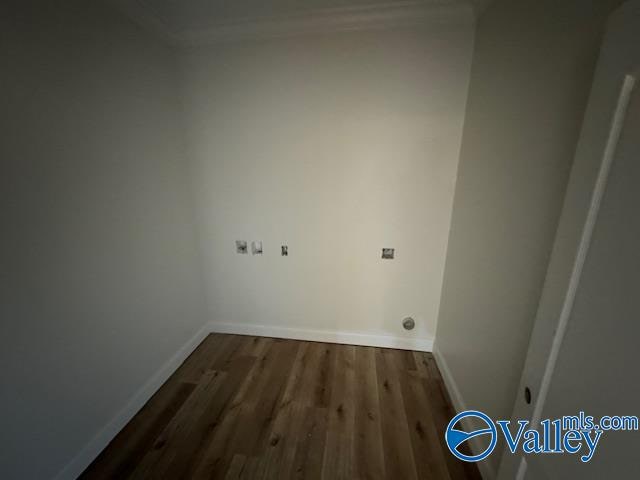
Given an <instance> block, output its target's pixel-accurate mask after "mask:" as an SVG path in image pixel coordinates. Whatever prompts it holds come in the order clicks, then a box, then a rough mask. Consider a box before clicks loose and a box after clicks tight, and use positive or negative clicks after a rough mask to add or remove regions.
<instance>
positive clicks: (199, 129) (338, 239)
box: [182, 16, 473, 345]
mask: <svg viewBox="0 0 640 480" xmlns="http://www.w3.org/2000/svg"><path fill="white" fill-rule="evenodd" d="M472 38H473V20H472V18H471V16H469V18H467V19H466V20H464V21H461V22H460V23H459V24H447V25H437V26H431V27H430V28H429V29H428V30H425V31H416V30H381V31H373V32H356V33H341V34H332V35H327V36H317V35H316V36H314V35H306V36H299V37H295V38H284V39H272V40H268V41H263V42H246V43H233V44H224V45H218V46H215V47H203V48H197V49H193V50H190V51H189V52H188V53H187V54H186V55H185V56H184V58H183V68H182V71H183V76H184V83H183V92H184V95H185V111H186V112H187V118H188V121H187V131H188V132H189V141H188V144H189V148H190V159H191V160H192V162H193V175H194V179H195V189H196V200H197V201H196V204H197V212H198V224H199V227H200V231H201V250H202V251H203V256H204V267H205V278H206V280H207V286H206V288H207V294H208V298H209V317H210V318H211V320H212V321H214V322H222V323H225V324H231V325H235V326H237V327H238V328H237V329H236V331H245V332H246V331H253V332H254V333H257V332H268V331H277V332H282V331H287V332H289V334H290V336H295V335H299V336H300V337H301V338H307V337H308V335H307V334H308V333H309V332H315V333H314V334H318V332H319V333H323V332H332V333H331V335H330V336H331V338H334V337H335V338H338V337H340V336H341V335H339V334H342V333H345V332H355V333H359V334H364V335H373V336H380V337H385V338H387V337H392V338H396V339H398V338H400V339H406V338H408V339H417V340H420V341H421V342H422V344H423V345H424V344H425V342H424V340H425V339H427V340H428V339H431V338H432V337H433V334H434V333H435V328H436V319H437V315H438V304H439V299H440V289H441V284H442V274H443V268H444V259H445V250H446V245H447V235H448V231H449V222H450V215H451V205H452V200H453V192H454V187H455V177H456V169H457V161H458V155H459V147H460V139H461V134H462V124H463V113H464V105H465V101H466V91H467V82H468V73H469V68H470V59H471V50H472ZM236 240H246V241H247V242H249V252H250V251H251V248H250V245H251V243H250V242H251V241H254V240H259V241H262V242H263V246H264V254H263V255H261V256H254V255H251V253H249V254H248V255H239V254H236V250H235V241H236ZM281 245H287V246H288V247H289V255H288V256H287V257H282V256H280V247H281ZM383 247H392V248H395V249H396V250H395V259H394V260H382V259H381V249H382V248H383ZM408 315H410V316H412V317H414V318H415V320H416V328H415V330H413V331H411V332H406V331H405V330H403V328H402V325H401V321H402V319H403V318H404V317H406V316H408ZM251 325H253V326H256V325H257V326H259V328H258V327H256V328H254V329H253V330H252V329H251V327H249V328H247V326H251ZM274 327H278V328H277V329H276V330H274ZM225 328H228V326H225ZM287 329H291V330H287ZM336 332H338V335H336V334H335V333H336ZM325 337H326V335H325ZM325 337H322V338H325ZM349 338H354V337H353V336H350V337H349ZM417 340H416V341H417ZM409 343H411V342H409ZM394 344H395V343H394ZM398 344H400V342H399V343H398ZM404 344H406V343H404Z"/></svg>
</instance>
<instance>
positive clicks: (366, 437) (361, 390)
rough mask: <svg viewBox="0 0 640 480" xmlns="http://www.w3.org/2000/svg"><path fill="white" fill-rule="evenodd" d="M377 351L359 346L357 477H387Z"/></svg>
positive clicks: (354, 447)
mask: <svg viewBox="0 0 640 480" xmlns="http://www.w3.org/2000/svg"><path fill="white" fill-rule="evenodd" d="M376 372H377V370H376V352H375V349H374V348H372V347H359V348H357V350H356V363H355V408H356V415H355V426H354V435H353V440H354V444H353V456H354V459H353V460H354V472H353V473H354V478H356V479H382V478H385V466H384V451H383V446H382V427H381V424H380V415H381V414H380V399H379V397H378V376H377V373H376Z"/></svg>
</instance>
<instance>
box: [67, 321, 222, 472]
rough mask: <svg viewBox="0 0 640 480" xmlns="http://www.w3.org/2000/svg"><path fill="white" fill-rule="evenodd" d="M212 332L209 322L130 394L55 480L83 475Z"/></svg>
mask: <svg viewBox="0 0 640 480" xmlns="http://www.w3.org/2000/svg"><path fill="white" fill-rule="evenodd" d="M210 332H211V327H210V325H209V324H206V325H205V326H204V327H202V328H201V329H200V330H199V331H198V332H197V333H196V334H195V335H194V336H193V337H192V338H191V339H190V340H189V341H188V342H187V343H185V344H184V345H183V346H182V347H181V348H180V350H178V351H177V352H176V353H175V354H174V355H173V356H172V357H171V358H170V359H169V360H168V361H167V362H166V363H165V364H164V365H163V366H162V367H161V368H160V369H159V370H158V371H157V372H156V373H155V374H154V375H153V376H152V377H151V378H150V379H149V380H147V382H146V383H145V384H144V385H143V386H142V387H141V388H140V389H139V390H138V391H137V392H136V393H135V394H134V395H133V397H131V399H130V400H129V402H128V403H127V404H126V405H125V406H124V408H122V410H120V411H119V412H118V413H117V414H116V415H115V416H114V417H113V418H112V419H111V420H110V421H109V423H107V425H105V426H104V427H103V428H102V430H100V431H99V432H98V433H97V434H96V435H95V436H94V437H93V438H92V439H91V441H90V442H89V443H88V444H87V445H86V446H85V447H84V448H83V449H82V450H81V451H80V453H78V455H76V456H75V457H74V458H73V460H71V462H69V463H68V464H67V465H66V466H65V467H64V468H63V469H62V470H61V471H60V473H58V475H56V477H55V480H74V479H76V478H77V477H78V475H80V474H81V473H82V472H83V471H84V470H85V469H86V468H87V467H88V466H89V465H90V464H91V462H93V460H95V458H96V457H97V456H98V455H99V454H100V452H102V450H103V449H104V448H105V447H106V446H107V445H108V444H109V442H110V441H111V440H113V438H115V436H116V435H117V434H118V432H120V430H122V429H123V428H124V426H125V425H126V424H127V423H128V422H129V420H131V419H132V418H133V416H134V415H135V414H136V413H138V412H139V411H140V409H141V408H142V407H143V406H144V404H145V403H147V401H148V400H149V399H150V398H151V397H152V396H153V394H154V393H156V392H157V391H158V389H159V388H160V387H161V386H162V384H163V383H164V382H166V381H167V379H168V378H169V377H170V376H171V375H172V374H173V372H175V371H176V370H177V368H178V367H179V366H180V365H181V364H182V362H184V361H185V360H186V358H187V357H188V356H189V355H190V354H191V352H193V351H194V350H195V349H196V347H197V346H198V345H200V343H201V342H202V340H204V338H205V337H206V336H207V335H208V334H209V333H210Z"/></svg>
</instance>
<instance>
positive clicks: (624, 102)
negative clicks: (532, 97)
mask: <svg viewBox="0 0 640 480" xmlns="http://www.w3.org/2000/svg"><path fill="white" fill-rule="evenodd" d="M638 31H640V0H630V1H628V2H626V3H625V4H624V5H622V6H621V7H619V8H618V9H617V10H616V11H615V12H614V13H613V14H612V15H611V16H610V17H609V21H608V22H607V30H606V35H605V38H604V42H603V45H602V49H601V53H600V59H599V61H598V66H597V68H596V73H595V76H594V82H593V86H592V91H591V95H590V98H589V102H588V106H587V110H586V113H585V117H584V122H583V126H582V130H581V134H580V138H579V141H578V144H577V148H576V155H575V160H574V164H573V167H572V170H571V176H570V179H569V183H568V186H567V192H566V196H565V200H564V204H563V208H562V214H561V217H560V221H559V225H558V231H557V233H556V238H555V241H554V246H553V250H552V254H551V259H550V261H549V267H548V270H547V275H546V278H545V283H544V287H543V292H542V296H541V299H540V303H539V306H538V311H537V314H536V318H535V322H534V327H533V331H532V335H531V340H530V343H529V350H528V352H527V357H526V361H525V365H524V368H523V371H522V375H521V380H520V386H519V389H518V394H517V396H516V400H515V403H514V408H513V413H512V417H511V418H512V420H514V421H515V420H520V419H529V420H530V422H531V428H537V426H538V424H539V422H540V420H541V416H542V412H543V408H544V406H545V401H546V398H547V394H548V392H549V388H550V387H551V384H552V379H553V373H554V370H555V367H556V363H557V360H558V355H559V353H560V350H561V347H562V343H563V340H564V336H565V332H566V330H567V326H568V323H569V319H570V317H571V312H572V309H573V304H574V300H575V295H576V292H577V290H578V287H579V285H580V278H581V275H582V270H583V266H584V263H585V260H586V258H587V255H588V252H589V246H590V243H591V238H592V235H593V231H594V228H595V225H596V222H597V219H598V213H599V210H600V205H601V202H602V198H603V196H604V193H605V191H606V187H607V180H608V177H609V172H610V170H611V165H612V163H613V160H614V157H615V153H616V147H617V144H618V141H619V139H620V134H621V131H622V127H623V125H624V121H625V117H626V111H627V107H628V105H629V103H630V100H631V94H632V92H633V90H634V87H635V88H637V87H638V83H639V81H638V73H640V72H638V71H637V70H636V67H637V66H638V65H640V44H639V43H640V42H635V43H634V42H633V40H634V38H637V33H635V32H638ZM526 388H528V389H529V391H530V392H531V397H530V399H531V401H530V402H529V403H527V401H526V399H525V395H524V391H525V389H526ZM526 471H527V461H526V458H525V457H524V456H523V455H516V454H512V453H511V452H510V451H509V450H507V449H506V448H505V452H504V454H503V456H502V460H501V463H500V468H499V471H498V478H499V479H501V480H512V479H514V478H515V479H516V480H522V479H523V478H524V476H525V474H526Z"/></svg>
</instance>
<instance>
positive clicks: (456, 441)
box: [444, 410, 498, 462]
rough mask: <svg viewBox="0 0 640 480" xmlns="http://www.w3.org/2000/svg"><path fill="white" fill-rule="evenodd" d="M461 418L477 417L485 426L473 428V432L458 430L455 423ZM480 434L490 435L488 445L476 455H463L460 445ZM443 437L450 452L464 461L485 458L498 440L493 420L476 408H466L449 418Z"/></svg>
mask: <svg viewBox="0 0 640 480" xmlns="http://www.w3.org/2000/svg"><path fill="white" fill-rule="evenodd" d="M463 418H475V419H478V420H477V421H478V422H479V423H480V424H485V425H486V428H484V426H483V427H481V428H480V429H478V430H474V431H473V432H465V431H464V430H460V428H455V425H456V424H457V423H458V422H459V421H460V420H462V419H463ZM481 435H491V441H490V442H489V446H488V447H487V448H486V449H485V450H484V451H483V452H481V453H479V454H477V455H465V454H464V453H462V452H460V450H459V449H460V447H461V446H462V445H463V444H464V443H465V442H466V441H467V440H470V439H472V438H475V437H478V436H481ZM444 439H445V440H446V442H447V447H449V450H450V451H451V453H453V454H454V455H455V456H456V457H458V458H459V459H460V460H463V461H465V462H479V461H480V460H484V459H485V458H487V457H488V456H489V455H490V454H491V452H493V449H494V448H496V442H497V441H498V432H497V431H496V426H495V424H494V423H493V420H491V419H490V418H489V416H487V415H485V414H484V413H482V412H478V411H476V410H467V411H466V412H461V413H459V414H458V415H456V416H455V417H453V418H452V419H451V421H450V422H449V425H447V431H446V433H445V434H444Z"/></svg>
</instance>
